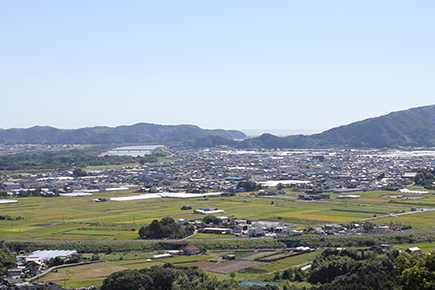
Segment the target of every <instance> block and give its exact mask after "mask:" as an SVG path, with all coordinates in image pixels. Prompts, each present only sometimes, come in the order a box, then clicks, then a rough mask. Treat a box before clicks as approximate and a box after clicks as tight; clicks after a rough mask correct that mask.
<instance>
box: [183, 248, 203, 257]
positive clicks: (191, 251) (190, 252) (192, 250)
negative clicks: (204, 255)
mask: <svg viewBox="0 0 435 290" xmlns="http://www.w3.org/2000/svg"><path fill="white" fill-rule="evenodd" d="M200 253H201V250H200V249H199V248H198V247H195V246H190V247H187V248H184V249H183V255H187V256H192V255H198V254H200Z"/></svg>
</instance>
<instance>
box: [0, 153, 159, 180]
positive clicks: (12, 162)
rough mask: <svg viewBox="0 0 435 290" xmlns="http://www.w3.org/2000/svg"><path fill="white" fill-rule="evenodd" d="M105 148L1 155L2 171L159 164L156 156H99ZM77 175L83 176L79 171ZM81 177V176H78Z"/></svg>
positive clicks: (0, 165)
mask: <svg viewBox="0 0 435 290" xmlns="http://www.w3.org/2000/svg"><path fill="white" fill-rule="evenodd" d="M102 148H103V147H100V146H93V147H88V148H83V149H65V150H53V151H46V152H39V153H16V154H5V155H0V170H45V169H52V170H65V169H71V168H73V167H77V168H80V167H81V168H84V167H87V166H102V165H120V164H129V163H140V164H142V165H143V164H145V163H146V162H148V163H151V162H157V156H156V155H155V154H149V155H145V156H144V157H140V156H139V157H132V156H108V155H106V156H104V157H102V156H99V155H100V154H101V150H102ZM76 174H83V172H79V171H77V172H76ZM77 176H81V175H77Z"/></svg>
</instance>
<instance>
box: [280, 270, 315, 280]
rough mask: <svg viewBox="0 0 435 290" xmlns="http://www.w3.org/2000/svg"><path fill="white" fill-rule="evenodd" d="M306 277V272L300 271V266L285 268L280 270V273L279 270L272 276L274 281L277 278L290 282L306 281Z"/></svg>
mask: <svg viewBox="0 0 435 290" xmlns="http://www.w3.org/2000/svg"><path fill="white" fill-rule="evenodd" d="M307 278H308V274H307V272H305V271H302V270H301V268H295V269H292V268H290V269H287V270H284V271H283V272H282V275H281V273H280V272H275V275H274V277H273V280H274V281H278V280H287V281H290V282H303V281H306V280H307Z"/></svg>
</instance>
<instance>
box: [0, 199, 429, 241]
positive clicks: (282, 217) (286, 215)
mask: <svg viewBox="0 0 435 290" xmlns="http://www.w3.org/2000/svg"><path fill="white" fill-rule="evenodd" d="M386 193H387V192H385V191H376V192H364V193H361V196H362V199H359V200H345V201H343V200H336V199H334V196H335V195H332V196H331V199H330V200H326V201H321V202H306V201H298V200H295V199H294V198H290V197H292V196H294V194H288V195H287V197H288V198H280V199H277V198H273V199H272V198H270V197H258V198H255V197H247V196H245V195H241V196H234V197H212V198H210V199H208V200H203V199H202V198H198V199H188V200H184V199H183V200H181V199H173V198H172V199H171V198H161V199H156V200H138V201H125V202H98V203H96V202H92V201H91V199H93V198H98V197H102V198H110V197H121V196H129V195H136V194H137V193H133V192H125V191H122V192H109V193H97V194H95V195H94V196H93V197H82V198H73V197H51V198H44V197H27V198H18V199H17V200H18V203H12V204H0V214H1V215H10V216H11V217H12V218H13V220H0V235H1V237H2V238H4V239H35V240H41V239H49V240H69V239H71V240H130V239H136V238H138V230H139V229H140V228H141V227H142V226H143V225H146V224H149V223H151V222H152V221H153V220H154V219H161V218H164V217H172V218H174V220H176V221H177V220H178V219H180V218H184V219H187V220H202V219H203V218H204V216H203V215H195V214H193V210H181V209H180V208H181V207H182V206H183V205H187V204H188V205H191V206H192V208H193V209H196V208H201V207H216V208H218V209H223V210H225V212H226V213H225V214H223V215H225V216H235V217H237V218H240V219H251V220H258V219H262V220H275V221H283V222H286V223H291V224H295V225H296V226H297V227H298V228H304V227H308V226H318V225H323V224H325V223H339V222H349V221H356V220H359V219H365V218H370V217H373V216H375V215H376V216H378V217H379V216H382V215H384V214H385V213H388V212H390V211H402V210H405V211H409V210H410V209H409V207H411V206H417V205H418V202H420V203H422V202H425V203H428V204H431V203H432V202H433V204H434V207H435V196H434V195H429V197H428V198H426V199H424V200H423V201H421V200H420V201H414V200H399V201H397V200H396V201H395V202H401V203H400V204H394V203H391V202H390V200H391V199H390V198H385V197H381V195H384V194H386ZM375 199H376V200H379V201H378V202H374V201H373V200H375ZM368 200H370V203H369V204H368V203H367V201H368ZM372 201H373V202H372ZM272 202H273V203H272ZM402 203H403V204H402ZM361 204H365V206H362V205H361ZM386 205H393V206H401V207H406V206H407V207H408V208H389V207H385V206H386ZM434 218H435V213H431V212H427V213H416V214H413V215H407V216H402V217H397V218H393V219H394V220H397V221H402V222H403V223H405V224H407V225H411V226H412V227H413V228H414V229H418V230H420V229H433V228H434V226H435V224H434V222H433V221H434V220H435V219H434ZM390 219H391V218H390V217H387V218H384V219H379V220H377V222H380V223H385V222H387V221H389V220H390ZM228 237H233V236H230V235H228V236H226V235H200V236H198V237H196V238H200V239H208V238H228Z"/></svg>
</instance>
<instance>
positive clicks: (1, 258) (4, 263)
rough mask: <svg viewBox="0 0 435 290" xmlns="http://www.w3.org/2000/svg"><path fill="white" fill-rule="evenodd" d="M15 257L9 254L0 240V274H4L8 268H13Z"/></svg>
mask: <svg viewBox="0 0 435 290" xmlns="http://www.w3.org/2000/svg"><path fill="white" fill-rule="evenodd" d="M15 266H16V264H15V257H14V256H12V255H11V252H10V251H9V249H8V247H7V246H6V245H5V243H4V241H1V242H0V275H5V274H7V272H8V269H13V268H15Z"/></svg>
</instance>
